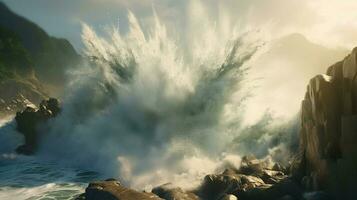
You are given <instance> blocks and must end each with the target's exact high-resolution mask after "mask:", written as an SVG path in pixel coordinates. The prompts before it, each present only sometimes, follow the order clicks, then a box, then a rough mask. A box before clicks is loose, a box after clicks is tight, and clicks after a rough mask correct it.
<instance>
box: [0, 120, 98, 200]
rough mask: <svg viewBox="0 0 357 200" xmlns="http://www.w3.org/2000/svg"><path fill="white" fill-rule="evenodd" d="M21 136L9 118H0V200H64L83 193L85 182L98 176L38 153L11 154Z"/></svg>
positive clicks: (19, 141)
mask: <svg viewBox="0 0 357 200" xmlns="http://www.w3.org/2000/svg"><path fill="white" fill-rule="evenodd" d="M22 140H23V138H22V136H21V134H20V133H18V132H17V131H16V130H15V127H14V122H12V121H11V119H5V120H1V121H0V199H1V200H12V199H13V200H35V199H36V200H37V199H39V200H55V199H57V200H65V199H66V200H67V199H74V198H75V197H76V196H78V195H79V194H80V193H82V192H84V189H85V187H86V186H87V185H88V182H90V181H93V180H98V179H101V178H102V177H101V176H100V174H99V173H97V172H94V171H90V170H84V169H80V168H74V167H69V166H64V165H62V164H61V163H60V162H56V161H55V160H48V159H47V160H46V159H44V158H42V157H40V156H23V155H17V154H16V153H14V149H15V148H16V146H17V145H18V144H21V143H22Z"/></svg>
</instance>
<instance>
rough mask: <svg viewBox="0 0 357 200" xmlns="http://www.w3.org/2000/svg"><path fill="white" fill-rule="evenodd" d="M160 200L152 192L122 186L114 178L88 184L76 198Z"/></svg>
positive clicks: (86, 199) (92, 199)
mask: <svg viewBox="0 0 357 200" xmlns="http://www.w3.org/2000/svg"><path fill="white" fill-rule="evenodd" d="M139 199H140V200H162V199H161V198H159V197H158V196H156V195H155V194H152V193H146V192H138V191H135V190H132V189H129V188H126V187H124V186H122V185H121V184H120V183H119V182H118V181H116V180H107V181H98V182H93V183H90V184H89V185H88V187H87V188H86V191H85V193H84V194H82V195H80V196H79V197H78V198H77V199H76V200H139Z"/></svg>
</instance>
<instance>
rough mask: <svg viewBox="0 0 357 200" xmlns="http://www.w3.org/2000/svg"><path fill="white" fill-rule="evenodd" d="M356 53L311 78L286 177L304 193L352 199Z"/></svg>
mask: <svg viewBox="0 0 357 200" xmlns="http://www.w3.org/2000/svg"><path fill="white" fill-rule="evenodd" d="M356 77H357V48H355V49H354V50H353V51H352V53H351V54H350V55H348V56H347V57H346V58H345V59H344V60H343V61H341V62H338V63H336V64H334V65H332V66H331V67H329V68H328V70H327V75H318V76H316V77H315V78H313V79H312V80H311V81H310V83H309V85H308V88H307V92H306V95H305V99H304V100H303V102H302V108H301V132H300V153H299V154H300V156H299V157H300V158H299V159H300V161H297V162H296V163H295V164H294V166H293V169H292V173H293V174H294V175H295V177H298V178H297V179H300V181H301V182H302V184H303V185H304V186H305V187H306V189H308V190H328V191H330V192H331V193H332V194H333V196H334V197H335V198H336V199H351V200H352V199H357V194H356V192H355V191H356V189H357V186H356V184H355V181H356V179H357V170H356V169H357V146H356V143H357V79H356Z"/></svg>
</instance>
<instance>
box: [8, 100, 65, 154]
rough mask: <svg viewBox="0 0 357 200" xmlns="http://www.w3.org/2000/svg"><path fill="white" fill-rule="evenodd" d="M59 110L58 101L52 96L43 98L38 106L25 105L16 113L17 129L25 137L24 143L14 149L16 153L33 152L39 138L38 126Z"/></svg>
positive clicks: (55, 114) (54, 115)
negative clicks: (23, 108) (25, 106)
mask: <svg viewBox="0 0 357 200" xmlns="http://www.w3.org/2000/svg"><path fill="white" fill-rule="evenodd" d="M59 112H60V105H59V101H58V100H57V99H54V98H50V99H48V100H43V101H42V102H41V103H40V105H39V108H38V109H37V108H35V107H27V108H26V109H25V110H23V111H22V112H17V113H16V117H15V120H16V124H17V130H18V131H19V132H20V133H22V134H23V135H24V137H25V144H23V145H21V146H19V147H18V148H17V149H16V152H17V153H20V154H25V155H31V154H33V153H35V151H36V148H37V146H38V144H37V143H38V140H39V128H40V126H41V125H43V124H44V123H45V122H46V121H47V120H48V119H50V118H53V117H56V116H57V115H58V113H59Z"/></svg>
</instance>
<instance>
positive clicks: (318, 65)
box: [3, 0, 357, 120]
mask: <svg viewBox="0 0 357 200" xmlns="http://www.w3.org/2000/svg"><path fill="white" fill-rule="evenodd" d="M3 1H4V2H5V3H6V4H7V5H8V6H9V7H10V8H11V9H12V10H14V11H15V12H17V13H19V14H20V15H22V16H25V17H26V18H28V19H30V20H32V21H34V22H36V23H37V24H39V25H40V26H41V27H43V28H44V29H45V30H46V31H47V32H48V33H49V34H51V35H54V36H57V37H64V38H67V39H69V40H70V41H71V43H72V44H74V45H75V47H76V49H77V50H78V51H79V52H81V48H82V43H81V28H82V27H81V23H82V22H85V23H87V24H89V25H90V26H92V27H93V28H94V29H95V30H97V31H101V30H103V29H104V28H105V27H107V26H109V25H114V26H118V25H119V27H120V31H121V32H124V33H125V32H127V30H128V22H127V14H128V10H130V11H132V12H133V13H134V14H135V15H136V16H137V17H138V18H139V20H140V22H141V24H142V25H143V27H144V29H145V28H150V26H149V25H148V24H150V22H151V21H152V20H153V10H155V11H156V13H157V15H158V16H159V18H160V19H161V20H162V21H163V22H164V23H165V25H166V26H167V27H168V29H169V32H170V31H171V32H172V33H175V34H178V35H184V34H185V28H186V27H187V23H188V21H189V20H190V19H189V16H190V15H187V13H188V10H189V9H195V7H192V6H190V4H192V2H193V1H195V2H197V1H196V0H26V1H25V0H3ZM200 2H201V4H202V5H203V7H204V8H205V9H204V10H203V11H202V10H197V12H205V13H206V15H207V16H208V17H209V20H211V21H222V20H223V21H224V19H226V18H227V19H230V21H232V22H233V23H234V24H236V25H239V27H244V28H253V29H260V30H262V31H263V32H264V34H265V35H266V36H267V38H270V40H271V41H273V43H272V44H273V45H272V49H271V50H270V51H269V52H268V53H266V54H263V55H262V56H261V58H259V59H258V60H257V61H256V62H255V64H253V65H255V66H254V69H253V70H252V71H253V72H252V74H251V77H252V79H254V78H263V79H261V81H260V82H259V83H257V85H258V86H259V89H257V90H256V91H255V95H256V96H255V97H254V98H253V99H252V101H251V103H250V105H248V114H247V116H248V117H247V118H250V119H252V120H253V119H255V120H256V119H257V118H259V116H260V115H261V114H263V113H264V110H265V109H270V110H272V111H274V112H275V113H277V114H278V115H281V116H284V115H289V114H295V113H296V112H297V111H298V110H299V106H300V102H301V100H302V98H303V96H304V92H305V90H306V84H307V83H308V81H309V79H310V78H312V77H313V76H314V75H316V74H317V73H323V72H325V71H326V68H327V67H328V66H329V65H331V64H333V63H334V62H336V61H338V60H340V59H342V58H343V57H344V56H345V55H346V54H347V52H348V51H349V50H350V49H351V48H353V47H355V46H357V12H356V11H357V1H356V0H220V1H217V0H201V1H200ZM190 17H192V16H190ZM293 33H299V35H297V34H295V35H291V34H293ZM300 36H304V37H305V38H304V37H300Z"/></svg>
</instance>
